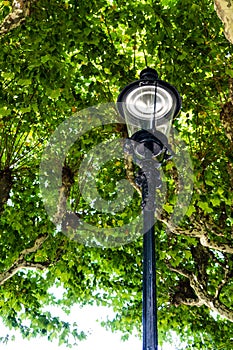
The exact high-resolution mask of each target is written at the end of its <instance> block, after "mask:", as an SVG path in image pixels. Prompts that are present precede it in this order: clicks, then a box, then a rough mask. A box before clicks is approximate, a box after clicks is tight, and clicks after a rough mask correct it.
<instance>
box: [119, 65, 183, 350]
mask: <svg viewBox="0 0 233 350" xmlns="http://www.w3.org/2000/svg"><path fill="white" fill-rule="evenodd" d="M117 102H118V105H117V107H118V111H119V113H120V114H121V116H122V117H123V118H124V119H125V122H126V125H127V129H128V134H129V139H128V142H126V146H125V151H126V152H127V153H129V154H130V155H131V156H132V158H133V159H134V161H136V163H137V165H139V167H140V168H141V170H140V171H139V173H138V175H137V176H136V183H137V184H138V185H139V186H140V187H141V190H142V206H143V234H144V236H143V313H142V314H143V317H142V318H143V319H142V323H143V350H158V327H157V296H156V249H155V211H156V189H157V188H158V187H160V185H161V180H160V173H159V170H158V168H159V166H160V165H161V163H162V162H163V161H164V160H166V159H169V158H170V157H171V154H172V151H171V148H170V146H169V144H168V139H167V137H168V136H169V132H170V127H171V123H172V119H173V117H174V116H176V115H177V114H178V113H179V111H180V108H181V98H180V95H179V93H178V92H177V90H176V89H175V88H174V87H173V86H172V85H170V84H168V83H166V82H164V81H162V80H159V79H158V74H157V72H156V71H155V70H154V69H151V68H146V69H144V70H143V71H142V72H141V74H140V80H137V81H135V82H132V83H131V84H129V85H128V86H126V87H125V88H124V89H123V90H122V91H121V93H120V95H119V96H118V100H117ZM160 156H162V158H161V161H160V162H159V160H158V159H159V157H160Z"/></svg>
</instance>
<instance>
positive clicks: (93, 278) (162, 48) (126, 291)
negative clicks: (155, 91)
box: [0, 0, 233, 349]
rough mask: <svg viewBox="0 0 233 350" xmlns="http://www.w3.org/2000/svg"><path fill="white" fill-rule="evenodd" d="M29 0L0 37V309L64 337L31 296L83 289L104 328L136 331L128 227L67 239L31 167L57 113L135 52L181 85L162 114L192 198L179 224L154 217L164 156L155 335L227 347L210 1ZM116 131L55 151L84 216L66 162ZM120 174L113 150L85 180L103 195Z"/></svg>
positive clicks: (218, 71) (122, 77)
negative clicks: (103, 243)
mask: <svg viewBox="0 0 233 350" xmlns="http://www.w3.org/2000/svg"><path fill="white" fill-rule="evenodd" d="M27 3H29V5H30V1H27ZM31 3H32V4H31V6H29V8H30V11H26V12H24V15H25V18H24V19H23V20H22V21H21V20H20V21H19V23H18V25H11V24H9V25H8V29H7V30H6V32H4V34H2V35H1V39H0V40H1V47H2V49H1V51H0V70H1V82H0V85H1V89H0V126H1V129H0V136H1V139H0V212H1V218H0V235H1V242H0V271H1V273H0V295H1V298H0V309H1V317H2V320H3V322H4V323H5V324H6V325H7V326H8V327H9V328H14V329H20V331H21V333H22V335H23V336H24V337H27V338H30V337H33V336H36V335H38V334H40V335H41V334H42V335H45V336H47V337H48V339H50V340H53V339H54V338H59V340H60V344H62V343H63V342H64V343H66V344H67V345H68V344H71V343H72V342H73V343H74V342H75V341H77V340H78V339H82V338H83V337H84V334H83V333H82V332H81V330H79V329H78V326H77V325H75V324H74V325H70V324H68V323H65V322H63V321H62V320H60V319H59V318H56V317H52V316H51V315H50V314H49V313H48V312H45V311H44V309H43V308H44V306H45V305H56V304H59V305H61V306H62V307H63V308H64V309H66V310H69V308H70V307H71V305H73V304H74V303H80V304H86V303H94V302H97V303H98V304H101V305H112V306H113V307H114V310H115V311H116V317H115V319H114V320H111V321H109V322H107V326H108V327H110V328H111V329H112V330H115V329H121V330H122V332H123V334H124V336H125V337H127V335H128V334H130V333H131V332H132V331H133V329H134V327H136V328H137V330H138V332H139V333H140V327H141V271H142V263H141V252H142V240H141V238H140V237H139V238H138V239H137V240H135V241H133V242H131V243H130V244H127V245H123V246H120V247H114V248H110V247H109V248H104V247H102V248H98V247H88V246H85V245H83V244H81V243H78V242H77V241H75V240H70V239H69V238H68V237H67V236H66V235H64V234H63V233H62V232H60V231H59V230H58V229H57V228H56V227H55V226H54V224H53V223H52V222H51V221H50V219H49V217H48V215H47V213H46V211H45V208H44V205H43V202H42V198H41V193H40V188H39V176H38V174H39V164H40V160H41V154H42V151H43V150H44V147H45V146H46V144H47V140H48V139H49V137H50V136H51V134H52V132H53V131H54V130H55V129H56V128H57V127H58V126H59V125H60V124H61V123H62V122H63V121H64V120H66V119H67V118H69V117H70V116H72V115H73V113H75V112H77V111H80V110H82V109H84V108H87V107H90V106H94V105H96V104H97V103H98V104H101V103H106V102H111V101H116V98H117V95H118V92H119V90H120V89H122V88H123V87H124V86H125V85H127V84H128V83H129V82H131V81H132V80H135V79H137V78H138V73H139V71H140V70H141V69H143V68H145V66H146V65H148V66H150V67H154V68H156V69H157V71H158V72H159V76H160V77H161V78H162V79H164V80H166V81H169V82H170V83H171V84H173V85H174V86H176V88H177V89H178V91H179V92H180V94H181V96H182V99H183V109H182V113H181V114H180V116H179V117H178V118H177V119H176V120H175V121H174V125H175V127H176V129H177V130H179V133H180V135H181V137H182V139H183V140H184V141H185V142H186V144H187V145H188V148H189V152H190V154H191V158H192V162H193V166H194V190H193V195H192V201H191V203H190V206H189V208H188V211H187V213H186V216H185V218H184V219H183V221H182V223H180V226H179V227H173V226H172V227H171V226H170V227H167V222H168V216H169V215H171V213H172V211H173V207H175V203H176V198H177V197H176V188H177V182H176V176H175V173H176V167H175V164H174V163H172V162H170V163H167V165H166V166H165V167H164V173H165V179H166V181H167V189H168V190H167V196H166V203H165V205H164V212H163V214H162V217H161V218H160V220H159V221H158V224H157V234H156V241H157V252H158V257H157V260H158V263H157V276H158V282H157V284H158V286H157V287H158V307H159V310H158V312H159V335H160V342H161V343H162V342H163V341H165V340H169V337H170V336H171V334H172V333H171V331H175V332H176V333H177V334H178V335H179V337H180V339H181V340H182V341H184V342H185V344H186V345H185V347H184V348H185V349H231V348H232V340H231V339H232V338H233V330H232V321H233V299H232V298H233V297H232V295H233V293H232V289H233V285H232V279H231V278H232V276H233V263H232V254H233V246H232V225H233V216H232V209H233V207H232V202H233V190H232V189H233V164H232V163H233V159H232V149H233V132H232V130H233V124H232V114H233V107H232V106H233V69H232V47H231V46H230V44H229V42H228V41H227V40H226V39H225V37H224V35H223V28H222V24H221V22H220V20H219V19H218V17H217V15H216V13H215V11H214V7H213V2H212V1H210V0H201V1H197V0H195V1H193V2H192V3H190V1H188V0H176V1H165V0H161V1H154V0H148V1H145V0H143V1H139V0H138V1H131V0H128V1H125V0H116V1H115V0H113V1H110V0H100V1H95V0H94V1H92V2H91V3H90V2H84V1H78V2H77V1H75V0H62V1H58V0H50V1H48V0H38V1H33V2H31ZM0 8H1V15H0V16H1V20H2V22H4V19H5V18H6V17H7V16H9V14H11V13H12V11H13V10H14V6H13V4H12V3H11V2H10V1H0ZM8 19H9V17H8ZM9 23H10V22H9ZM14 23H16V22H14ZM88 122H89V121H88ZM109 135H111V136H109ZM118 135H120V136H121V137H125V130H124V128H120V129H119V126H117V125H111V126H105V127H103V128H95V129H93V130H92V131H91V132H89V133H87V134H84V135H83V136H82V137H81V138H80V139H79V140H78V141H77V142H76V144H75V145H74V146H73V148H71V149H70V152H69V154H68V156H67V159H66V164H64V169H65V167H66V168H67V169H68V170H69V171H70V172H68V174H69V175H68V179H66V180H67V181H66V182H64V181H65V180H64V178H63V186H65V189H66V192H65V195H66V197H67V199H69V200H70V203H74V202H72V200H74V199H75V200H76V202H75V205H76V207H74V204H73V208H74V209H75V210H76V211H77V212H78V213H79V215H81V216H84V213H85V220H87V222H92V223H94V224H97V223H98V222H99V216H98V213H96V212H93V208H91V207H90V205H87V203H86V202H85V200H84V199H83V198H82V196H81V195H80V193H79V190H78V182H77V181H78V180H77V175H78V169H79V165H80V163H81V161H82V160H83V159H84V158H85V155H86V154H87V153H88V152H89V151H90V150H91V149H92V148H93V147H95V146H96V145H98V144H99V143H100V142H103V141H104V140H106V139H108V138H109V137H112V139H114V138H116V137H117V136H118ZM122 178H127V172H126V170H125V167H124V162H123V160H122V159H112V160H111V161H109V162H108V163H107V164H106V165H105V166H104V167H102V168H101V169H100V172H99V174H98V179H97V184H98V189H99V192H100V193H101V194H102V195H103V197H104V198H105V199H109V198H110V199H111V196H112V198H114V196H115V195H116V186H115V181H119V180H120V179H122ZM106 184H107V185H106ZM77 198H79V201H78V202H77ZM133 200H134V202H133V203H134V205H133V206H132V207H133V209H132V208H128V209H127V210H128V211H127V215H125V214H124V213H125V212H122V213H118V215H117V216H116V217H112V216H111V217H110V216H108V215H107V214H106V215H102V216H101V225H102V226H104V225H105V227H106V228H108V227H112V225H116V226H117V225H122V222H123V223H125V222H129V220H130V217H132V215H137V213H138V211H139V210H140V198H139V195H138V194H137V193H136V191H135V193H134V199H133ZM113 220H115V222H113ZM135 230H136V228H135ZM31 269H33V271H31ZM54 285H55V286H57V287H58V286H63V287H64V288H65V293H64V295H63V296H62V297H61V299H60V300H59V301H57V300H56V299H55V297H54V296H53V294H52V292H51V289H50V288H51V287H53V286H54ZM71 336H72V337H73V338H72V337H71Z"/></svg>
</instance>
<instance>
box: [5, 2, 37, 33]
mask: <svg viewBox="0 0 233 350" xmlns="http://www.w3.org/2000/svg"><path fill="white" fill-rule="evenodd" d="M36 1H37V0H13V2H12V11H11V12H10V13H9V14H8V15H7V16H6V18H5V19H4V20H3V22H2V23H1V25H0V35H3V34H6V33H8V32H9V31H11V30H12V29H14V28H16V27H18V26H20V24H21V23H23V22H24V21H25V19H26V17H27V16H29V15H30V8H31V5H32V4H33V3H34V2H36Z"/></svg>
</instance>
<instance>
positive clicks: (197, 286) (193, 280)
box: [166, 262, 233, 322]
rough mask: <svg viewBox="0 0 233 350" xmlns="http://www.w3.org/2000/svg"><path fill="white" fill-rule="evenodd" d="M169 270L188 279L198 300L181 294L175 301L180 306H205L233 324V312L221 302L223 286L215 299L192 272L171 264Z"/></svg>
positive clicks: (219, 288)
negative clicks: (220, 295)
mask: <svg viewBox="0 0 233 350" xmlns="http://www.w3.org/2000/svg"><path fill="white" fill-rule="evenodd" d="M166 265H167V266H168V268H169V269H170V270H171V271H174V272H176V273H178V274H180V275H182V276H184V277H186V278H187V279H188V280H189V283H190V286H191V287H192V289H193V291H194V292H195V295H196V297H197V299H195V298H190V299H189V298H186V296H185V294H184V293H183V294H181V293H180V294H179V298H178V299H177V298H176V299H175V301H178V302H179V304H185V305H191V306H202V305H205V306H207V307H208V308H209V309H211V310H212V311H214V312H216V313H218V314H219V315H221V316H222V317H224V318H226V319H228V320H229V321H231V322H233V310H231V309H229V308H228V307H227V306H226V305H224V304H223V303H222V302H221V301H220V300H219V293H220V290H221V288H222V286H223V285H220V286H219V287H218V290H217V291H216V294H215V297H213V296H212V295H210V294H208V292H207V290H206V288H205V286H204V285H203V283H202V281H201V280H200V279H199V278H198V277H197V276H196V275H195V274H194V273H192V272H189V271H187V270H185V269H183V268H180V267H173V266H172V265H171V264H170V263H169V262H167V263H166ZM224 284H225V283H224Z"/></svg>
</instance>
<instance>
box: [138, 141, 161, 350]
mask: <svg viewBox="0 0 233 350" xmlns="http://www.w3.org/2000/svg"><path fill="white" fill-rule="evenodd" d="M143 145H144V159H143V160H141V161H139V162H138V163H139V164H140V166H141V171H140V172H139V174H138V176H137V178H136V181H137V183H138V184H139V186H140V187H141V190H142V207H143V232H144V235H143V310H142V323H143V350H157V349H158V327H157V296H156V249H155V211H156V189H157V188H159V187H160V183H161V180H160V173H159V171H158V167H159V166H160V163H158V162H157V161H156V160H155V159H153V155H154V142H153V141H148V142H145V143H144V144H143ZM161 147H162V145H161ZM157 151H159V153H160V152H161V148H160V147H159V149H158V150H157Z"/></svg>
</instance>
